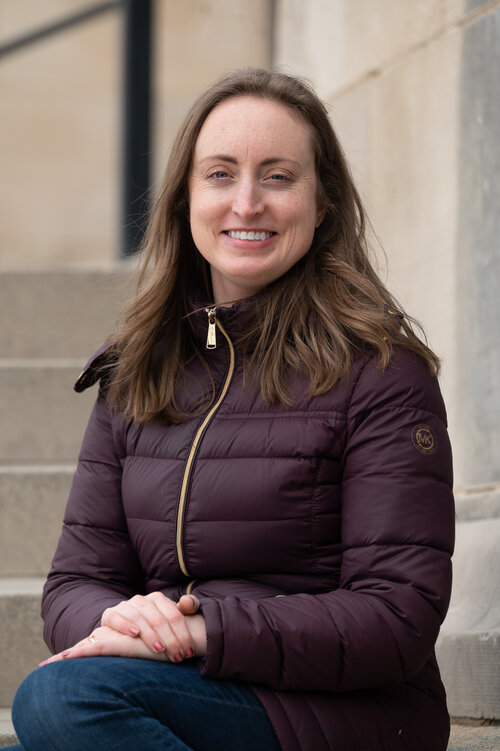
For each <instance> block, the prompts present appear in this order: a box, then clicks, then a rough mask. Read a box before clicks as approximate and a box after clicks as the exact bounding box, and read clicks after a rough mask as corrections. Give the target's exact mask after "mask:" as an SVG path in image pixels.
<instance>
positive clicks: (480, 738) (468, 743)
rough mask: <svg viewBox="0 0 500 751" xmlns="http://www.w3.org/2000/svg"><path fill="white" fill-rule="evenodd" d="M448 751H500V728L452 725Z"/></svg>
mask: <svg viewBox="0 0 500 751" xmlns="http://www.w3.org/2000/svg"><path fill="white" fill-rule="evenodd" d="M448 751H500V726H499V725H486V726H484V725H480V726H477V725H475V726H470V725H463V724H456V723H455V724H452V726H451V734H450V742H449V744H448Z"/></svg>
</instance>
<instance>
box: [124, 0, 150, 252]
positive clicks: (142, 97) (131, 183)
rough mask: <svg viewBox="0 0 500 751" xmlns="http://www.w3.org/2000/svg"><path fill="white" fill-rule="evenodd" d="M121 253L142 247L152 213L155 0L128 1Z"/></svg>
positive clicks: (125, 51) (126, 10)
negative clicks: (153, 33) (153, 15)
mask: <svg viewBox="0 0 500 751" xmlns="http://www.w3.org/2000/svg"><path fill="white" fill-rule="evenodd" d="M124 7H125V30H124V38H125V44H124V46H125V49H124V76H123V78H124V83H123V85H124V118H123V122H124V125H123V208H122V213H123V236H122V253H123V255H124V256H130V255H132V254H133V253H134V252H135V251H136V250H137V248H138V246H139V245H140V242H141V239H142V236H143V233H144V227H145V224H146V220H147V216H148V211H149V188H150V128H151V53H152V51H151V38H152V30H151V20H152V19H151V14H152V0H126V2H125V6H124Z"/></svg>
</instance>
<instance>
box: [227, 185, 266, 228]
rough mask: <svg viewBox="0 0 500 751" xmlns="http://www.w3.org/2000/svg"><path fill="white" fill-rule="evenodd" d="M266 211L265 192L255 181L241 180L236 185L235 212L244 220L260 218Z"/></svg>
mask: <svg viewBox="0 0 500 751" xmlns="http://www.w3.org/2000/svg"><path fill="white" fill-rule="evenodd" d="M263 211H264V200H263V190H262V188H261V186H260V185H259V184H258V183H257V182H255V181H254V180H252V179H250V178H248V179H246V178H245V179H241V180H240V181H239V182H238V183H237V185H235V194H234V198H233V212H234V213H235V214H238V216H240V217H241V218H242V219H249V218H251V217H253V216H258V215H259V214H262V212H263Z"/></svg>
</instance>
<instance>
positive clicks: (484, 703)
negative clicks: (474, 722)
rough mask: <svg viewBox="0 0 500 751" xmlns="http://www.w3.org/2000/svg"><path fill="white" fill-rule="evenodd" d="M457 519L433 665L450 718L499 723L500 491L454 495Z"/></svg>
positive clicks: (488, 490) (494, 489)
mask: <svg viewBox="0 0 500 751" xmlns="http://www.w3.org/2000/svg"><path fill="white" fill-rule="evenodd" d="M457 517H458V523H457V539H456V549H455V555H454V558H453V565H454V584H453V592H452V598H451V603H450V609H449V612H448V616H447V618H446V621H445V623H444V624H443V628H442V630H441V634H440V636H439V639H438V643H437V646H436V652H437V657H438V662H439V665H440V669H441V674H442V677H443V681H444V684H445V686H446V691H447V695H448V707H449V710H450V712H451V714H452V715H454V716H456V717H469V718H489V719H497V720H498V719H500V658H499V654H500V579H499V577H498V571H499V570H500V489H498V488H488V489H485V490H483V492H477V493H476V494H475V495H474V494H464V495H460V494H458V495H457ZM499 749H500V746H499Z"/></svg>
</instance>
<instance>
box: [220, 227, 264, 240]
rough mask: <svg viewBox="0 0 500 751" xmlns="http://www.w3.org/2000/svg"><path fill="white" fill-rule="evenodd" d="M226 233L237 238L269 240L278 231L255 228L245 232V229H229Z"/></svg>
mask: <svg viewBox="0 0 500 751" xmlns="http://www.w3.org/2000/svg"><path fill="white" fill-rule="evenodd" d="M224 234H226V235H228V236H229V237H232V238H234V239H235V240H260V241H262V240H269V238H270V237H272V236H273V235H275V234H276V232H255V231H254V230H249V231H248V232H245V231H244V230H241V231H240V230H228V231H226V232H225V233H224Z"/></svg>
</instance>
